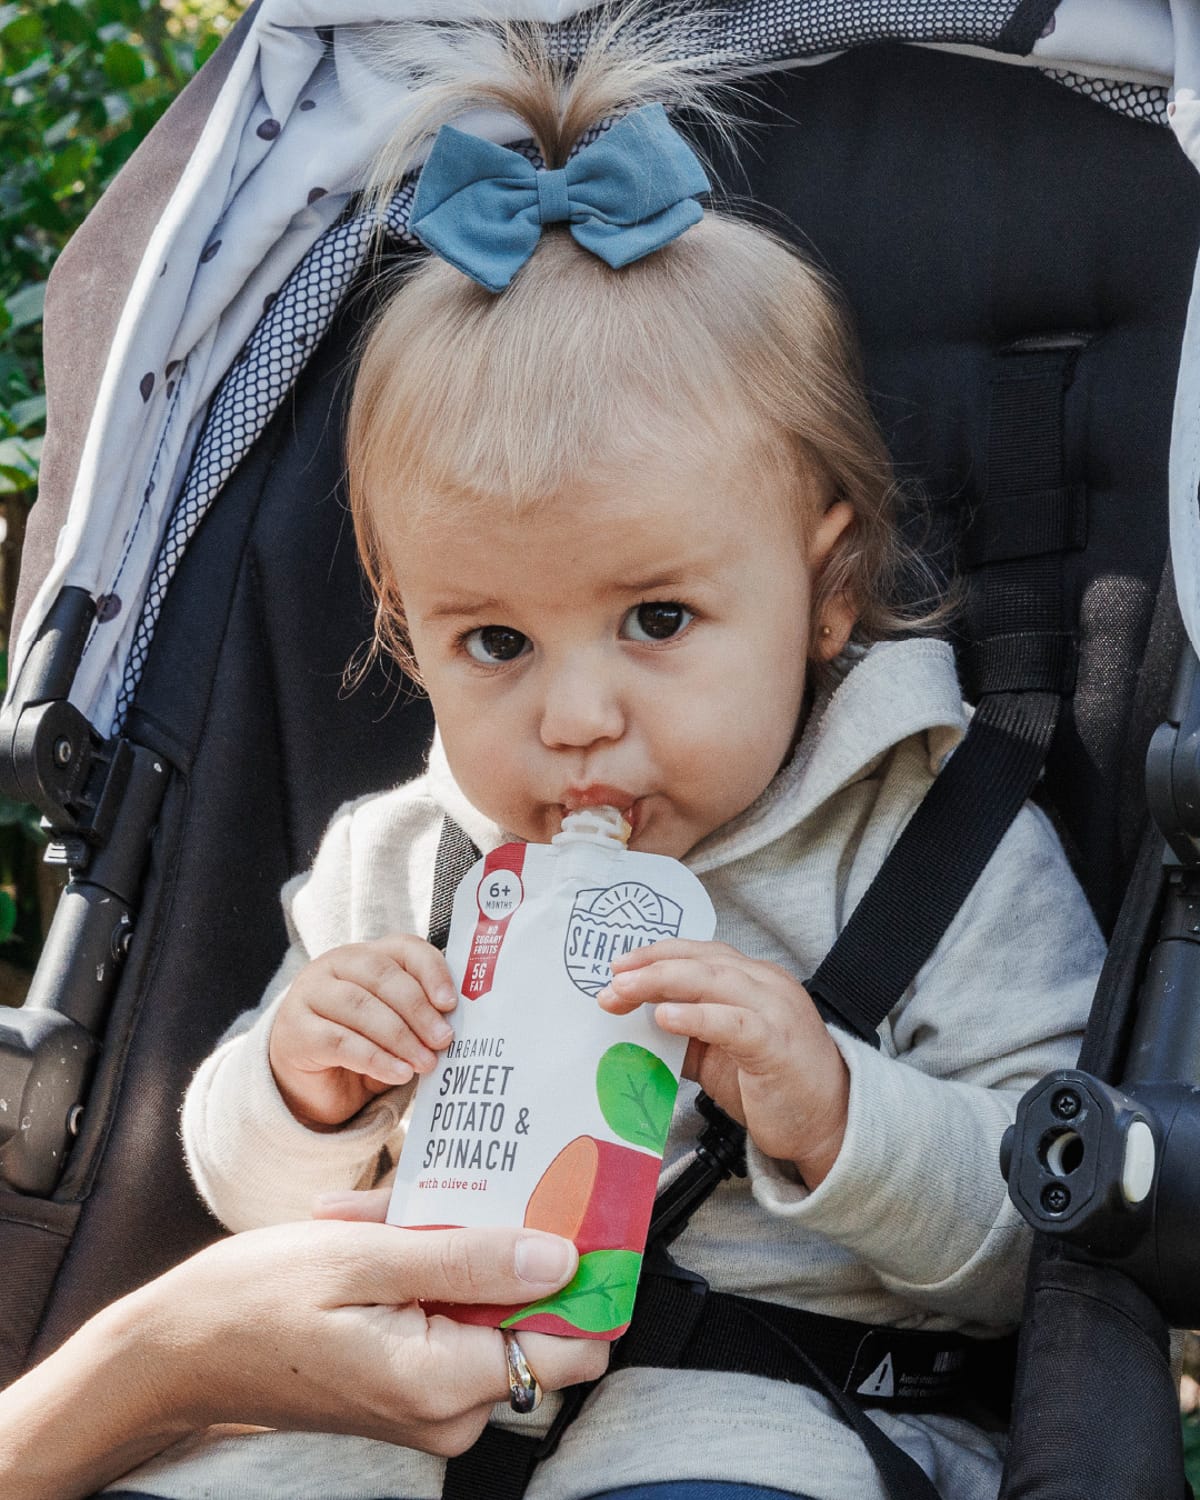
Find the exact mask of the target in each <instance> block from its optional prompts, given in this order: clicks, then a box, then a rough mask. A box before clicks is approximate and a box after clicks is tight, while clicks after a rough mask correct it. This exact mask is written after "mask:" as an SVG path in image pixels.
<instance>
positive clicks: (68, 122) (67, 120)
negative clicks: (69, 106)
mask: <svg viewBox="0 0 1200 1500" xmlns="http://www.w3.org/2000/svg"><path fill="white" fill-rule="evenodd" d="M78 124H79V111H78V110H77V109H73V110H71V111H70V112H69V113H67V114H65V115H62V116H61V117H60V118H59V119H57V120H55V122H54V124H53V125H51V127H50V129H49V130H47V131H46V133H45V135H44V136H42V145H43V146H45V147H46V148H47V149H48V150H51V151H52V150H53V149H54V147H55V146H61V145H62V144H63V142H64V141H69V140H70V139H71V132H72V131H73V130H74V129H75V127H76V125H78Z"/></svg>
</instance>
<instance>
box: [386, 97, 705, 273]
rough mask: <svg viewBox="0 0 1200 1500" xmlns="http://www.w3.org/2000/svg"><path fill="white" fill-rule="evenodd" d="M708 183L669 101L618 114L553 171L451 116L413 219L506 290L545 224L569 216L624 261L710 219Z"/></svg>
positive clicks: (585, 242)
mask: <svg viewBox="0 0 1200 1500" xmlns="http://www.w3.org/2000/svg"><path fill="white" fill-rule="evenodd" d="M709 190H710V189H709V181H708V178H707V177H706V176H705V174H704V168H703V167H702V166H701V165H700V162H699V160H698V159H697V157H696V155H695V153H694V152H693V151H692V149H691V147H690V146H688V145H687V143H686V142H685V141H684V139H683V137H682V136H680V135H679V133H678V132H677V131H676V130H675V128H674V127H673V126H672V125H671V123H670V121H669V120H668V119H667V112H666V110H665V109H663V107H662V105H661V104H647V105H644V106H643V107H642V108H641V109H636V110H634V111H633V112H632V113H631V114H628V115H626V116H625V117H624V118H623V119H621V120H618V121H617V123H616V124H615V125H613V126H612V128H611V129H609V130H607V131H605V133H604V134H603V135H602V136H600V137H599V139H597V140H595V141H593V142H592V144H591V145H590V146H585V147H584V148H583V150H582V151H580V152H578V153H577V154H576V155H575V156H573V157H572V158H571V160H570V161H569V162H568V163H567V165H566V166H565V167H559V168H557V169H556V170H554V171H539V170H538V169H537V168H536V167H535V166H534V165H533V164H532V163H531V162H529V161H527V160H526V159H525V157H523V156H521V155H520V154H519V153H518V152H516V151H510V150H509V149H508V148H507V147H506V146H497V145H496V144H495V143H494V142H492V141H485V140H484V139H482V137H480V136H477V135H467V134H465V133H464V132H463V131H461V130H455V128H454V127H453V126H452V125H443V126H442V128H441V130H439V131H438V134H437V137H436V139H435V140H434V143H433V149H432V150H431V151H430V153H429V160H428V161H427V162H426V163H425V166H424V168H423V170H422V172H421V178H420V181H419V182H418V184H417V192H416V196H415V198H414V200H413V207H412V218H411V221H410V228H411V229H412V232H413V233H414V234H415V235H416V236H417V238H418V239H419V240H420V241H421V242H422V244H424V245H427V246H428V247H429V249H430V250H432V251H434V252H435V253H436V254H437V255H440V256H441V257H442V259H443V260H448V261H449V262H450V264H451V265H452V266H456V267H457V268H458V269H459V270H460V271H462V272H463V273H464V274H465V275H467V276H470V277H471V279H472V280H473V281H477V282H479V284H480V285H481V286H485V287H487V289H488V291H489V292H502V291H503V290H504V288H505V287H506V286H507V285H508V284H509V282H510V281H511V280H512V279H513V277H514V276H515V275H516V274H517V272H518V271H519V270H520V269H521V267H522V266H523V265H524V264H525V262H526V261H527V260H528V259H529V257H530V256H531V255H532V254H533V252H534V250H535V249H536V248H537V242H538V240H539V239H540V238H541V233H542V226H543V225H544V224H568V225H569V226H570V232H571V234H572V235H573V236H574V238H575V239H576V240H577V241H578V243H579V244H580V245H582V246H583V248H584V249H585V250H590V251H591V253H592V254H593V255H598V256H599V257H600V259H601V260H603V261H606V262H607V263H608V264H609V265H610V266H612V267H613V269H614V270H617V269H619V268H620V267H621V266H627V265H628V264H629V263H630V261H634V260H640V259H641V257H642V256H643V255H649V254H651V253H652V252H653V251H655V250H659V249H661V248H662V247H663V245H666V244H668V243H669V242H670V241H671V240H673V239H676V238H677V237H678V236H679V235H681V234H682V233H683V231H684V230H685V229H689V228H690V227H691V226H692V225H693V224H695V223H696V222H697V221H698V220H699V219H701V218H702V217H703V214H704V210H703V209H702V208H701V207H700V205H699V204H698V203H697V202H696V195H697V194H699V193H707V192H708V191H709Z"/></svg>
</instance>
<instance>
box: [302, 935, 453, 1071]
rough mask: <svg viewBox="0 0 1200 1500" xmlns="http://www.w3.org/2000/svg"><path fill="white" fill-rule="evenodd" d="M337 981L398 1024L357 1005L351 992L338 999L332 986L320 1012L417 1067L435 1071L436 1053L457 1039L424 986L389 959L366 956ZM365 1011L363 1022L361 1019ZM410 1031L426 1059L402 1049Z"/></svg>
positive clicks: (343, 970)
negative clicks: (370, 1000)
mask: <svg viewBox="0 0 1200 1500" xmlns="http://www.w3.org/2000/svg"><path fill="white" fill-rule="evenodd" d="M335 979H336V980H340V981H345V982H346V983H348V984H350V985H353V986H354V987H355V991H356V992H357V994H359V995H361V994H364V993H365V994H367V995H370V996H371V997H372V998H373V999H374V1000H375V1001H376V1002H377V1004H380V1005H382V1006H383V1007H384V1009H385V1011H387V1012H389V1013H390V1015H391V1017H393V1018H394V1019H392V1020H388V1019H387V1018H385V1017H381V1016H380V1015H379V1013H378V1011H377V1010H376V1009H375V1007H374V1006H369V1005H366V1004H365V1002H361V1001H359V1000H357V999H356V998H355V996H354V994H352V993H350V992H346V993H344V994H342V995H340V996H337V997H336V998H335V995H334V991H333V988H332V986H331V987H330V991H329V993H328V994H327V995H326V996H324V997H323V1002H324V1003H322V1002H321V1001H318V1002H316V1003H315V1004H314V1009H315V1010H317V1011H318V1013H319V1014H323V1015H330V1016H332V1018H333V1019H335V1020H345V1021H346V1022H347V1023H348V1024H349V1025H351V1026H352V1027H353V1028H354V1029H355V1031H361V1032H362V1033H363V1035H364V1036H373V1037H374V1038H375V1039H376V1041H378V1042H380V1043H381V1044H382V1045H383V1046H386V1047H391V1049H392V1051H394V1052H396V1053H398V1054H399V1055H400V1056H401V1057H407V1058H408V1060H409V1061H410V1062H411V1063H413V1064H414V1066H416V1067H418V1068H422V1067H425V1068H431V1067H432V1066H433V1065H434V1063H435V1062H436V1061H437V1058H436V1056H435V1055H434V1054H435V1053H436V1052H437V1051H438V1049H439V1048H441V1047H445V1046H446V1045H447V1044H448V1043H449V1042H450V1041H451V1040H452V1039H453V1036H454V1032H453V1030H452V1029H451V1027H450V1024H449V1022H448V1021H447V1020H446V1018H445V1016H444V1015H443V1014H442V1012H441V1011H439V1010H435V1009H434V1008H433V1006H432V1005H431V1004H430V1003H429V1000H428V998H427V997H426V994H425V991H424V990H423V989H422V988H421V986H420V983H419V982H418V981H417V980H416V979H414V978H413V976H412V975H411V974H410V973H408V971H407V970H406V969H402V968H401V967H400V965H399V964H398V963H396V962H395V960H394V959H391V958H389V957H388V956H387V955H386V954H384V953H361V954H359V955H357V956H356V958H355V960H354V962H353V963H350V964H346V965H344V966H339V968H338V969H337V970H335ZM335 1004H336V1005H337V1006H338V1007H339V1009H338V1011H337V1012H336V1013H335V1011H334V1009H333V1007H334V1006H335ZM347 1006H353V1007H355V1010H354V1011H352V1012H350V1013H349V1014H347V1013H346V1010H345V1007H347ZM360 1006H361V1010H362V1014H361V1017H360V1015H359V1014H358V1009H359V1007H360ZM409 1032H411V1033H412V1035H413V1036H414V1037H416V1039H417V1041H418V1043H419V1044H422V1045H423V1046H424V1048H426V1049H428V1051H427V1053H426V1055H424V1056H422V1057H421V1058H420V1060H418V1058H416V1057H414V1056H413V1055H412V1053H411V1052H410V1051H409V1050H407V1049H406V1048H405V1047H404V1046H403V1045H401V1043H402V1040H403V1038H404V1037H405V1035H406V1033H409Z"/></svg>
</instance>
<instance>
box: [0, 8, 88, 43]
mask: <svg viewBox="0 0 1200 1500" xmlns="http://www.w3.org/2000/svg"><path fill="white" fill-rule="evenodd" d="M0 15H3V11H0ZM42 20H43V21H44V22H45V23H46V26H47V27H48V28H49V30H50V31H51V32H52V34H53V35H54V36H56V37H58V39H59V40H60V41H63V42H86V41H89V40H90V39H91V35H92V29H91V27H90V26H89V25H88V21H87V17H86V16H85V15H84V14H83V12H82V11H81V10H80V9H78V7H76V6H74V5H70V4H68V3H67V0H61V3H60V4H58V5H48V6H47V7H46V9H45V10H44V11H43V12H42Z"/></svg>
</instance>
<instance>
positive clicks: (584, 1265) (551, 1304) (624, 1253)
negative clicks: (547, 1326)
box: [500, 1250, 642, 1333]
mask: <svg viewBox="0 0 1200 1500" xmlns="http://www.w3.org/2000/svg"><path fill="white" fill-rule="evenodd" d="M641 1268H642V1257H641V1256H640V1255H639V1254H638V1253H637V1251H636V1250H593V1251H592V1252H591V1254H590V1255H581V1256H580V1257H579V1269H578V1270H577V1271H576V1272H575V1275H574V1278H573V1279H572V1280H571V1281H569V1282H568V1283H567V1285H566V1286H565V1287H563V1289H562V1291H561V1292H555V1293H554V1295H553V1296H552V1297H543V1298H542V1300H541V1301H540V1302H531V1303H530V1304H529V1306H528V1307H523V1308H522V1309H521V1310H520V1312H515V1313H513V1314H512V1316H511V1317H508V1318H505V1320H504V1322H503V1323H502V1324H501V1325H500V1326H501V1327H502V1328H512V1327H513V1326H514V1325H515V1324H518V1323H520V1322H521V1321H522V1320H523V1319H525V1318H531V1317H533V1316H534V1315H535V1314H536V1313H553V1314H554V1315H555V1317H559V1318H561V1319H562V1320H563V1322H564V1323H570V1325H571V1327H572V1328H578V1329H579V1330H580V1332H582V1333H610V1332H611V1331H612V1330H613V1329H614V1328H622V1327H624V1325H625V1324H626V1323H628V1322H629V1319H630V1317H631V1315H632V1313H633V1299H634V1295H635V1294H636V1292H637V1282H638V1272H639V1271H640V1270H641Z"/></svg>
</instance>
